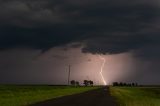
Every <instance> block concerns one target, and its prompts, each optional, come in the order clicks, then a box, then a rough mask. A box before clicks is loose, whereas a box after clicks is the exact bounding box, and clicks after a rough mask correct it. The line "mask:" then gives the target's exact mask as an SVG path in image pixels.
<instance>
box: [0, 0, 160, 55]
mask: <svg viewBox="0 0 160 106" xmlns="http://www.w3.org/2000/svg"><path fill="white" fill-rule="evenodd" d="M159 10H160V8H159V2H158V0H155V1H152V2H151V1H144V0H135V1H134V2H133V1H127V0H121V1H119V0H87V1H85V0H82V1H80V0H54V1H51V0H39V1H37V0H35V1H32V0H28V1H26V0H5V1H1V3H0V22H1V24H0V48H1V49H7V48H14V47H27V48H34V49H41V50H44V51H45V50H48V49H50V48H52V47H56V46H59V45H65V44H68V43H72V42H81V43H82V44H83V45H84V48H83V49H82V51H83V52H88V53H103V54H105V53H122V52H127V51H130V50H135V49H140V48H143V47H144V46H145V47H146V46H148V45H153V46H154V47H155V46H158V47H159V42H160V37H159V33H160V31H159V24H160V23H159V21H160V20H159V19H160V18H159V15H160V14H159Z"/></svg>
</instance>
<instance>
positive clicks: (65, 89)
mask: <svg viewBox="0 0 160 106" xmlns="http://www.w3.org/2000/svg"><path fill="white" fill-rule="evenodd" d="M96 88H97V87H69V86H14V85H7V86H2V85H1V86H0V106H25V105H29V104H33V103H36V102H40V101H45V100H48V99H52V98H58V97H62V96H66V95H72V94H76V93H82V92H85V91H89V90H92V89H96Z"/></svg>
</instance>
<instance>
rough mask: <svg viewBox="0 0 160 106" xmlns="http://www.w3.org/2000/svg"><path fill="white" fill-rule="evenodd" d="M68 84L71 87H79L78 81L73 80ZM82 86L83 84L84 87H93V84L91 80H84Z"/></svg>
mask: <svg viewBox="0 0 160 106" xmlns="http://www.w3.org/2000/svg"><path fill="white" fill-rule="evenodd" d="M70 84H71V85H72V86H80V84H79V81H75V80H71V81H70ZM83 84H84V85H85V86H93V84H94V82H93V81H91V80H84V81H83Z"/></svg>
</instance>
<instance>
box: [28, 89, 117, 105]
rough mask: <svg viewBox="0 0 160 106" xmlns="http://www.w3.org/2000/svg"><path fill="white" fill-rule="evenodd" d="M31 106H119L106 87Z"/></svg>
mask: <svg viewBox="0 0 160 106" xmlns="http://www.w3.org/2000/svg"><path fill="white" fill-rule="evenodd" d="M31 106H117V104H116V102H115V100H114V99H113V98H112V97H111V96H110V94H109V91H108V87H104V88H101V89H96V90H92V91H88V92H85V93H81V94H76V95H71V96H65V97H61V98H57V99H53V100H48V101H44V102H40V103H37V104H33V105H31Z"/></svg>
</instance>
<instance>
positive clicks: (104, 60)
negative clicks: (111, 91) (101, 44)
mask: <svg viewBox="0 0 160 106" xmlns="http://www.w3.org/2000/svg"><path fill="white" fill-rule="evenodd" d="M99 58H100V59H101V60H103V64H102V66H101V70H100V75H101V79H102V81H103V83H104V85H107V83H106V81H105V79H104V77H103V68H104V65H105V63H106V59H105V58H103V57H102V56H100V55H99Z"/></svg>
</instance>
